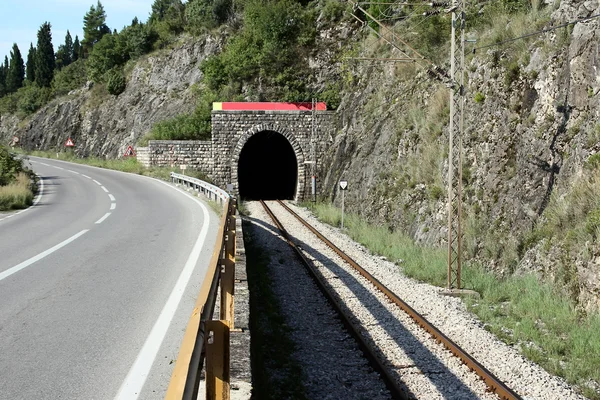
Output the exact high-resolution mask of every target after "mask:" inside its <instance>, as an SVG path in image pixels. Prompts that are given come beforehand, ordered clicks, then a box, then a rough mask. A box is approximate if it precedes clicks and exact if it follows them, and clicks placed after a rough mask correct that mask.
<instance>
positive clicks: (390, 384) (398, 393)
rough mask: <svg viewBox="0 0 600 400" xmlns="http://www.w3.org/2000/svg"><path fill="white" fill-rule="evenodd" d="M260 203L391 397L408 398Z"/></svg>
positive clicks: (312, 266)
mask: <svg viewBox="0 0 600 400" xmlns="http://www.w3.org/2000/svg"><path fill="white" fill-rule="evenodd" d="M260 204H261V205H262V206H263V208H264V209H265V212H266V213H267V214H268V215H269V217H270V218H271V219H272V220H273V223H275V225H276V226H277V229H279V231H280V232H281V235H282V236H283V237H284V238H285V240H286V241H287V242H288V244H289V245H290V246H291V247H292V249H293V250H294V252H295V253H296V255H297V256H298V258H299V259H300V261H301V262H302V264H304V266H305V267H306V269H307V271H308V273H309V275H310V276H311V278H312V279H313V280H314V282H315V283H316V285H317V287H318V288H319V289H320V290H321V292H322V293H323V295H324V296H325V298H326V299H327V301H328V302H329V304H331V306H332V307H333V309H334V310H335V311H336V312H337V313H338V315H339V316H340V319H341V321H342V323H343V324H344V327H345V328H346V329H347V330H348V332H350V334H351V335H352V336H353V337H354V339H355V340H356V341H357V343H358V345H359V347H360V348H361V350H362V351H363V353H364V354H365V356H366V358H367V359H368V360H369V362H370V364H371V366H372V367H373V368H374V369H375V370H376V371H377V372H379V374H380V376H381V378H382V379H383V381H384V382H385V385H386V386H387V388H388V389H389V390H390V392H391V395H392V398H394V399H402V400H405V399H408V396H407V394H406V391H407V390H406V389H405V388H404V387H402V385H400V384H399V383H398V380H397V379H396V378H395V377H394V376H392V375H391V373H390V372H389V371H388V369H387V368H385V366H384V365H383V362H382V361H381V360H380V359H379V357H377V356H376V354H377V352H376V350H375V349H374V348H373V347H372V346H371V345H369V344H368V343H367V342H366V340H365V339H364V337H363V336H362V335H361V334H360V331H359V327H357V326H355V325H354V324H353V323H352V322H351V321H350V318H348V316H347V315H346V313H344V312H343V308H342V305H341V303H340V302H339V301H338V300H337V299H336V298H335V297H334V296H333V295H332V294H331V293H330V291H329V290H328V289H327V284H326V283H325V281H324V279H323V278H321V276H320V275H319V273H318V272H317V270H316V268H315V266H314V265H313V264H312V263H311V262H310V261H309V260H308V259H307V258H306V257H305V256H304V254H303V253H302V250H300V249H299V248H298V246H296V244H295V243H294V242H293V241H292V239H291V238H290V236H289V234H288V232H287V231H286V229H285V228H284V227H283V225H282V224H281V222H280V221H279V219H277V217H276V216H275V214H273V211H272V210H271V209H270V208H269V206H268V205H267V204H266V203H265V202H264V201H263V200H260Z"/></svg>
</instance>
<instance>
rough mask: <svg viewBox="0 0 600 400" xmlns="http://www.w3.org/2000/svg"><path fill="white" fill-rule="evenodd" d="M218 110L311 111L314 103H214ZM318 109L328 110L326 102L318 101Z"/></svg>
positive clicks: (214, 108)
mask: <svg viewBox="0 0 600 400" xmlns="http://www.w3.org/2000/svg"><path fill="white" fill-rule="evenodd" d="M213 110H216V111H311V110H312V103H308V102H305V103H268V102H256V103H252V102H248V103H246V102H223V103H213ZM315 110H317V111H325V110H327V104H325V103H324V102H318V103H316V108H315Z"/></svg>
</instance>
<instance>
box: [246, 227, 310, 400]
mask: <svg viewBox="0 0 600 400" xmlns="http://www.w3.org/2000/svg"><path fill="white" fill-rule="evenodd" d="M243 227H244V245H245V248H246V263H247V266H246V270H247V273H248V288H249V291H250V330H251V332H252V341H251V343H250V354H251V364H252V398H256V399H273V400H278V399H306V398H307V397H306V394H305V389H304V387H303V385H302V382H303V381H304V380H303V379H300V377H301V376H302V370H301V368H300V366H299V364H298V363H297V361H296V360H295V359H294V358H293V357H292V353H293V351H294V342H293V341H292V339H291V338H290V330H289V328H288V327H287V326H286V324H285V318H284V316H283V314H282V312H281V309H280V306H279V300H278V298H277V296H276V295H275V293H274V292H273V289H272V285H273V283H272V281H271V278H270V274H269V266H268V265H269V262H270V259H271V256H270V255H269V254H267V253H266V252H265V251H264V250H262V249H261V248H260V245H258V244H257V243H256V242H255V241H254V239H253V234H252V232H253V229H254V228H253V227H252V225H251V224H250V223H247V222H245V221H244V222H243Z"/></svg>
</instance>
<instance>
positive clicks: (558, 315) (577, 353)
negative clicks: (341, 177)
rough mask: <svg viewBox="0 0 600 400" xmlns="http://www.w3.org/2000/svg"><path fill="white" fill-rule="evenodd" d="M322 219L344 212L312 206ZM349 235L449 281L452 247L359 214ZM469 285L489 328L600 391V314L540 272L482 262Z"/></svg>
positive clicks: (432, 279) (414, 270)
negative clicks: (581, 309)
mask: <svg viewBox="0 0 600 400" xmlns="http://www.w3.org/2000/svg"><path fill="white" fill-rule="evenodd" d="M306 206H307V207H309V208H310V209H312V211H313V212H314V213H315V214H316V215H317V217H318V218H319V219H320V220H321V221H323V222H325V223H328V224H330V225H333V226H337V227H339V226H340V222H341V211H340V210H339V209H338V208H336V207H334V206H333V205H331V204H316V205H314V204H312V203H308V204H306ZM344 229H345V230H346V233H347V234H348V235H349V236H350V237H351V238H353V239H354V240H356V241H357V242H359V243H361V244H363V245H364V246H365V247H367V248H368V249H369V250H370V251H371V252H372V253H374V254H377V255H382V256H385V257H386V258H387V259H389V260H390V261H393V262H396V263H398V265H399V266H400V268H401V270H402V271H403V272H404V273H405V274H406V275H407V276H410V277H412V278H415V279H417V280H419V281H423V282H427V283H430V284H433V285H436V286H445V284H446V273H447V272H446V271H447V270H446V250H445V249H439V248H431V247H424V246H419V245H417V244H415V243H414V241H413V240H412V239H411V238H410V237H409V236H407V235H405V234H403V233H401V232H397V231H396V232H392V231H391V230H390V229H389V227H386V226H373V225H371V224H369V223H367V222H365V221H363V220H361V219H360V218H359V217H358V216H356V215H354V214H346V215H345V216H344ZM462 283H463V287H464V288H465V289H473V290H476V291H477V292H478V293H479V294H480V295H481V299H479V300H475V299H466V302H467V306H468V308H469V310H471V311H472V312H473V313H475V314H476V315H477V316H478V317H479V318H480V320H481V321H482V322H484V324H485V325H486V329H488V330H489V331H491V332H493V333H494V334H496V335H497V336H498V337H500V338H501V339H502V340H504V341H505V342H507V343H509V344H514V345H518V346H519V347H520V348H521V351H522V353H523V354H524V355H525V356H526V357H528V358H529V359H531V360H532V361H534V362H536V363H538V364H539V365H541V366H542V367H544V368H545V369H546V370H547V371H549V372H550V373H553V374H556V375H558V376H562V377H564V378H565V379H566V380H567V381H568V382H569V383H571V384H575V385H578V386H579V387H580V388H581V390H582V391H583V393H584V394H585V395H586V396H587V397H588V398H590V399H593V400H599V399H600V393H599V392H597V391H595V390H594V389H593V388H592V387H591V386H588V385H593V384H596V385H597V384H598V383H600V333H599V332H600V315H599V314H590V315H582V314H580V313H578V312H577V311H576V308H575V303H574V302H573V301H572V300H571V299H570V298H569V296H568V295H566V294H564V291H562V290H560V289H559V288H556V287H553V286H551V285H549V284H545V283H542V282H540V281H539V280H538V279H537V278H536V277H535V276H532V275H525V276H510V277H507V278H499V277H497V276H496V275H494V274H493V273H491V272H488V271H486V270H484V269H483V268H482V267H481V266H479V265H474V264H470V263H466V265H463V269H462Z"/></svg>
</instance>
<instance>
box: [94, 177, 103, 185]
mask: <svg viewBox="0 0 600 400" xmlns="http://www.w3.org/2000/svg"><path fill="white" fill-rule="evenodd" d="M92 180H93V181H94V183H95V184H97V185H100V186H102V184H101V183H100V182H98V181H97V180H95V179H92Z"/></svg>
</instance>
